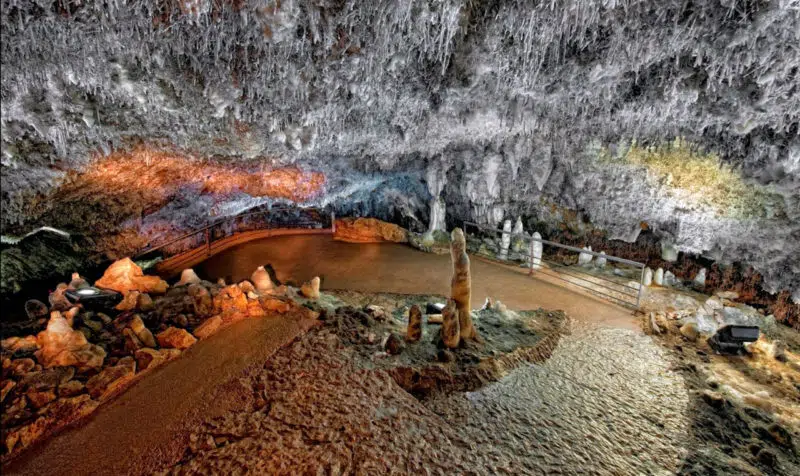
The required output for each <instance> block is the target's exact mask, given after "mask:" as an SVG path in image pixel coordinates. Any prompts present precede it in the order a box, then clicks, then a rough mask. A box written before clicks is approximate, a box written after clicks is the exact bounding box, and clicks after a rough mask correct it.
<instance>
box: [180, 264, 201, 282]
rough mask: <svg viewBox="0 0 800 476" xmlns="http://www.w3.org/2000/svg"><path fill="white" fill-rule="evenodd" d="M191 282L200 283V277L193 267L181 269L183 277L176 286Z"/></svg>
mask: <svg viewBox="0 0 800 476" xmlns="http://www.w3.org/2000/svg"><path fill="white" fill-rule="evenodd" d="M190 284H200V277H199V276H198V275H197V273H195V272H194V270H193V269H192V268H186V269H184V270H183V271H181V279H180V281H178V282H177V283H175V286H188V285H190Z"/></svg>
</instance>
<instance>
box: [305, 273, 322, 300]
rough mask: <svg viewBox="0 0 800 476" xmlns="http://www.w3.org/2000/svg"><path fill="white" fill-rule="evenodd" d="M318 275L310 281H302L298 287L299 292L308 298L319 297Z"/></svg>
mask: <svg viewBox="0 0 800 476" xmlns="http://www.w3.org/2000/svg"><path fill="white" fill-rule="evenodd" d="M319 283H320V280H319V277H318V276H315V277H314V278H313V279H312V280H311V281H309V282H307V283H304V284H303V286H301V287H300V293H301V294H302V295H303V296H305V297H307V298H308V299H319Z"/></svg>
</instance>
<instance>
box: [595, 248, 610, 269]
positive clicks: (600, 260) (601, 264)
mask: <svg viewBox="0 0 800 476" xmlns="http://www.w3.org/2000/svg"><path fill="white" fill-rule="evenodd" d="M600 254H601V255H603V256H598V257H597V261H596V262H595V266H597V267H598V268H605V267H606V263H607V262H608V260H607V259H606V252H605V251H601V252H600Z"/></svg>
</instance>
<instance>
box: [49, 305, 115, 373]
mask: <svg viewBox="0 0 800 476" xmlns="http://www.w3.org/2000/svg"><path fill="white" fill-rule="evenodd" d="M36 340H37V343H38V345H39V347H40V349H39V350H38V351H36V353H35V354H34V355H35V356H36V359H37V360H38V361H39V363H40V364H42V366H43V367H45V368H50V367H56V366H74V367H78V368H96V367H101V366H102V365H103V360H104V359H105V357H106V352H105V351H104V350H103V348H102V347H99V346H96V345H93V344H90V343H89V342H88V341H87V340H86V336H84V335H83V333H81V332H79V331H76V330H74V329H73V328H72V327H71V326H70V325H69V323H68V322H67V320H66V319H65V318H64V317H63V316H62V315H61V313H60V312H58V311H53V312H52V313H51V314H50V320H49V321H48V322H47V329H45V330H43V331H42V332H40V333H39V335H38V336H37V337H36Z"/></svg>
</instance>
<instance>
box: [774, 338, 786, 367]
mask: <svg viewBox="0 0 800 476" xmlns="http://www.w3.org/2000/svg"><path fill="white" fill-rule="evenodd" d="M772 357H773V358H774V359H775V360H778V361H781V362H786V360H787V358H786V343H785V342H783V341H782V340H776V341H775V342H773V343H772Z"/></svg>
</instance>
